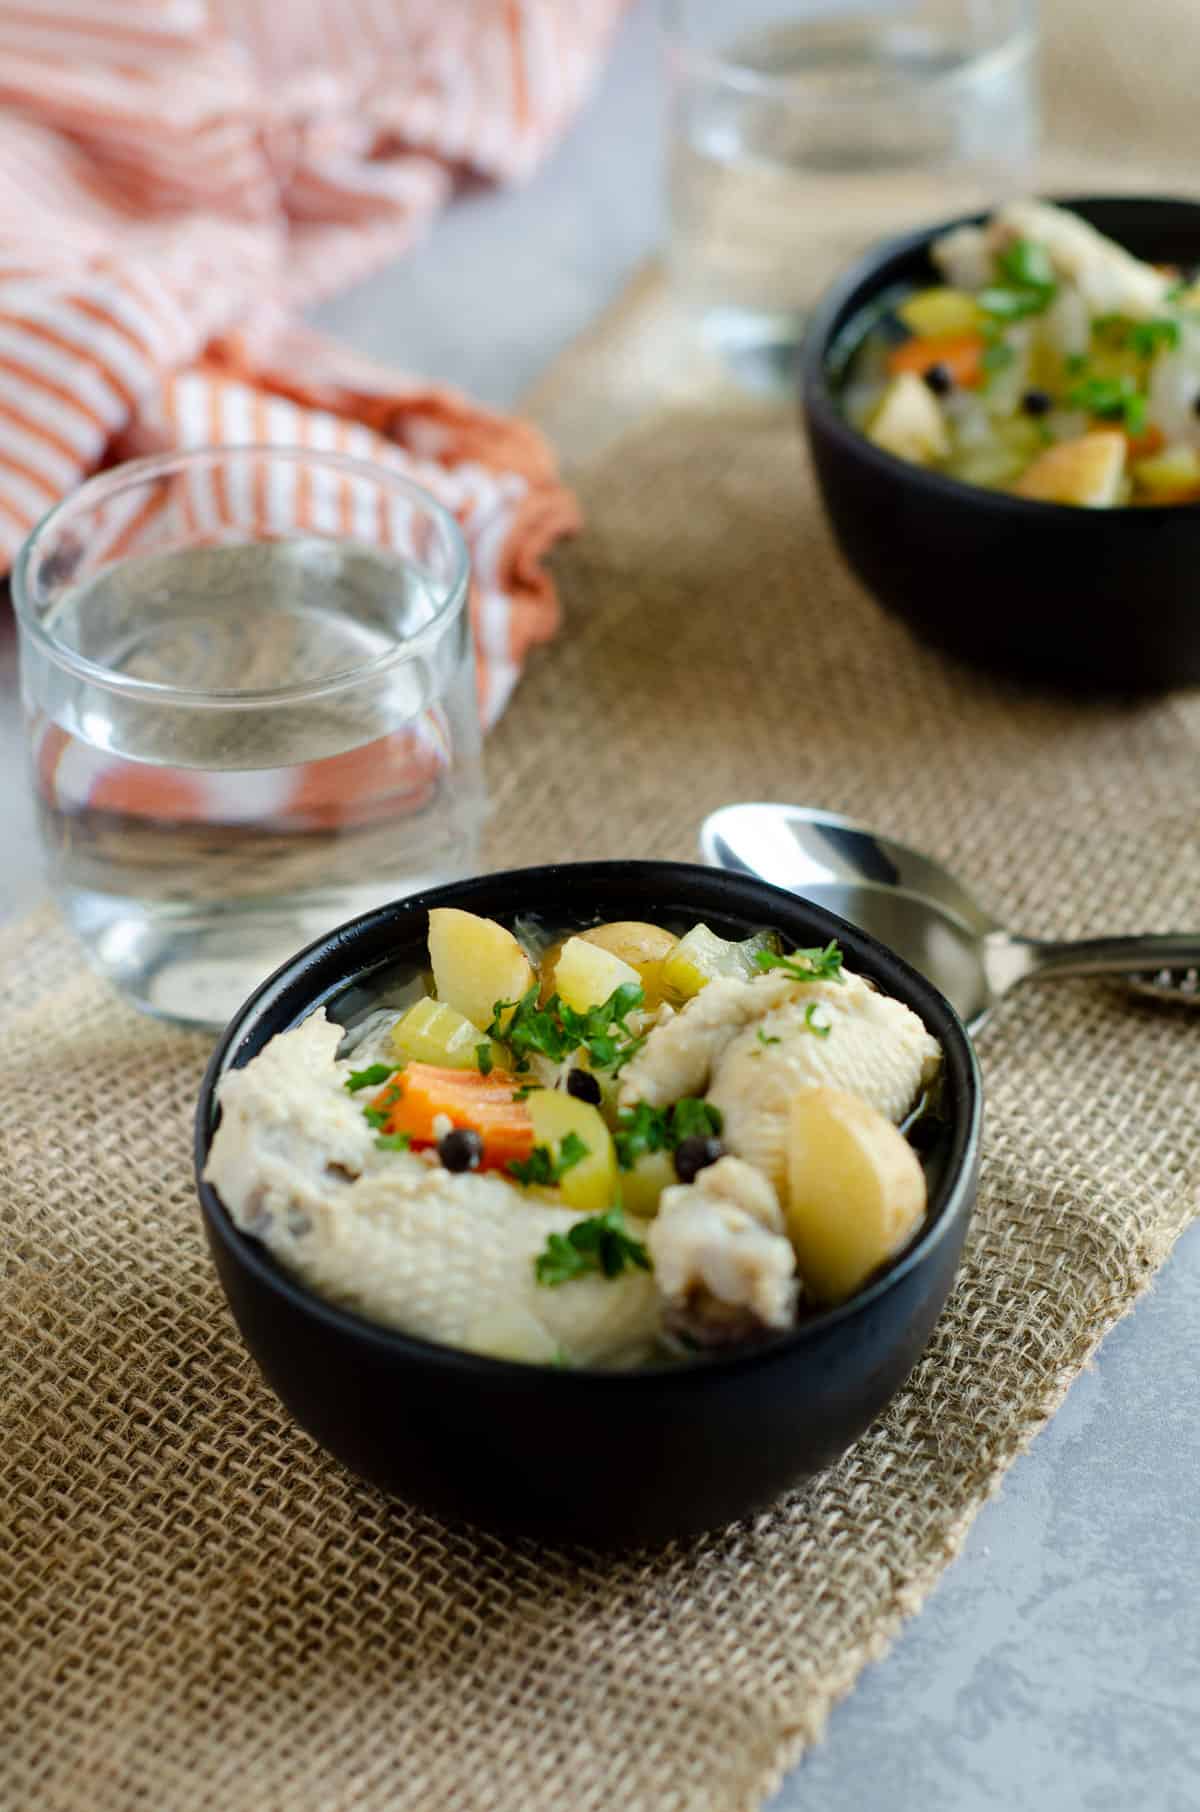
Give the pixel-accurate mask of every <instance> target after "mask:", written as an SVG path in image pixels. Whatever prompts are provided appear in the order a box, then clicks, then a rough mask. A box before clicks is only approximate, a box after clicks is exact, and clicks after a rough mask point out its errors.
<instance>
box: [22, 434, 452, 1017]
mask: <svg viewBox="0 0 1200 1812" xmlns="http://www.w3.org/2000/svg"><path fill="white" fill-rule="evenodd" d="M467 590H468V558H467V551H466V547H465V545H464V543H463V539H462V535H461V534H460V532H459V529H458V525H457V524H456V522H455V521H454V518H453V517H452V516H451V515H450V514H449V513H448V512H447V511H446V510H445V509H443V508H442V506H441V505H440V504H439V503H437V502H436V501H435V499H434V498H433V497H431V496H430V495H428V494H427V493H426V492H425V491H423V490H421V489H420V488H419V487H417V486H416V485H413V484H410V483H408V482H407V481H406V480H405V479H404V478H402V477H400V476H399V475H398V474H395V473H392V472H389V471H386V470H385V469H383V468H382V467H375V466H372V465H368V464H364V463H362V462H360V461H356V460H350V459H345V458H342V457H340V456H338V455H335V454H321V453H311V452H307V451H303V450H299V449H295V450H292V449H278V448H265V447H264V448H257V447H216V448H211V449H207V450H203V451H200V452H193V453H185V454H169V455H164V456H162V457H160V458H153V459H145V460H139V461H137V462H136V463H134V464H131V465H127V466H122V467H118V468H116V469H115V470H113V471H111V472H107V473H105V474H104V475H103V476H102V477H99V478H95V479H93V480H91V482H90V483H88V484H86V485H84V486H83V487H82V488H81V489H80V490H78V491H76V492H75V493H74V494H73V495H72V496H71V497H70V498H69V499H68V500H67V501H66V502H65V503H63V504H61V505H60V506H59V507H58V509H56V510H54V511H53V512H52V513H51V514H50V515H49V516H48V517H47V518H46V519H45V520H44V521H43V522H42V523H41V525H40V526H39V527H38V528H37V529H35V530H34V532H33V534H32V535H31V537H30V539H29V541H28V542H27V543H26V545H25V548H24V549H23V551H22V553H21V556H20V558H19V560H18V562H17V566H16V568H15V570H14V574H13V597H14V602H15V605H16V609H17V617H18V622H19V625H20V634H21V663H22V685H23V695H24V705H25V712H26V719H27V725H28V734H29V742H30V752H31V763H32V773H33V783H34V788H35V791H36V797H37V808H38V814H39V819H40V824H41V829H42V836H43V840H44V843H45V847H46V851H47V854H48V858H49V867H50V879H51V884H52V886H53V889H54V891H55V893H56V895H57V897H58V900H59V903H60V905H61V907H62V909H63V910H64V912H65V913H66V916H67V918H68V920H69V921H70V923H71V925H72V927H73V928H74V930H75V931H76V933H77V934H78V936H79V938H80V940H81V942H82V944H83V946H84V949H85V951H86V952H87V954H88V956H89V957H90V959H91V961H92V962H93V964H94V965H95V966H96V967H97V968H99V969H100V970H101V971H102V972H103V973H104V974H105V975H106V976H108V977H109V978H110V979H111V980H112V981H113V982H114V983H115V984H116V985H117V987H118V988H120V989H121V990H122V991H123V992H124V993H125V994H126V995H127V996H128V997H129V998H130V999H131V1000H132V1001H133V1002H134V1003H135V1004H136V1005H138V1006H140V1007H142V1008H144V1009H146V1010H148V1011H150V1012H153V1013H157V1014H161V1015H163V1016H165V1017H168V1018H171V1019H175V1020H178V1021H181V1022H183V1023H188V1024H196V1025H202V1026H210V1027H211V1026H219V1025H221V1024H223V1023H224V1021H225V1020H226V1019H227V1018H228V1017H229V1016H230V1014H231V1013H232V1012H233V1011H234V1010H235V1009H236V1007H237V1006H238V1005H239V1004H240V1002H241V1001H242V1000H243V999H244V997H245V996H246V994H247V993H248V992H249V991H250V990H251V989H252V988H253V987H254V986H256V985H257V983H258V982H260V981H261V980H263V978H264V977H265V976H266V975H268V974H269V973H270V972H271V970H272V969H273V968H275V967H277V966H278V964H279V963H281V962H282V961H284V960H285V959H286V958H287V957H288V956H290V955H292V954H294V952H295V951H296V950H297V949H298V948H299V947H300V946H302V945H303V944H305V943H306V942H308V941H310V940H311V939H312V938H315V937H317V936H319V935H320V934H321V933H322V932H325V931H327V930H329V929H330V928H331V927H332V926H333V925H335V924H337V923H339V922H340V921H341V920H343V919H346V918H350V917H352V916H353V915H354V914H356V913H359V912H363V911H366V910H367V909H368V908H370V907H372V906H376V905H380V904H382V903H383V902H385V901H387V900H390V899H395V898H397V897H399V896H401V895H403V894H406V893H411V892H413V891H414V890H416V889H418V888H421V887H424V886H426V885H428V884H430V883H432V882H434V881H438V880H444V879H446V878H448V877H452V876H455V875H460V874H463V873H466V872H469V871H470V869H471V868H472V867H473V865H474V863H475V860H476V853H477V843H478V833H479V827H480V819H481V815H482V809H483V789H482V781H481V776H480V746H479V745H480V734H479V718H478V711H477V704H476V689H475V661H474V653H473V644H472V638H471V628H470V622H469V618H468V611H467Z"/></svg>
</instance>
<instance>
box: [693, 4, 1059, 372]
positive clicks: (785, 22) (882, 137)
mask: <svg viewBox="0 0 1200 1812" xmlns="http://www.w3.org/2000/svg"><path fill="white" fill-rule="evenodd" d="M1035 9H1036V0H736V3H735V4H730V0H663V25H664V35H665V45H666V56H667V68H668V80H669V88H670V94H669V163H668V169H669V235H670V237H669V248H668V255H669V262H670V268H671V273H672V277H673V280H674V284H675V286H676V290H677V293H678V295H679V297H680V299H681V300H682V302H683V303H684V305H685V307H686V308H687V310H688V312H689V313H690V314H691V315H692V316H693V317H694V319H695V321H696V323H697V325H698V326H699V327H700V329H701V331H702V332H703V334H704V336H705V337H706V338H707V339H708V340H709V341H711V342H712V343H713V344H714V345H715V346H716V348H717V350H718V351H719V352H720V353H721V354H722V355H723V357H724V358H725V360H726V361H727V363H728V364H729V365H730V366H731V367H732V368H733V370H734V371H735V373H736V374H737V375H739V376H740V377H742V378H743V379H744V380H745V381H746V382H748V383H750V384H752V385H763V386H768V387H769V386H774V385H777V384H779V383H782V382H786V381H787V379H788V378H789V377H790V375H791V372H792V369H793V365H794V356H795V349H796V346H797V344H798V342H799V340H800V337H801V334H802V332H803V327H804V321H805V317H806V315H807V314H808V312H809V310H810V309H811V307H812V304H813V303H814V302H815V300H816V298H817V296H818V295H819V294H820V292H821V290H822V289H824V288H825V286H826V284H827V283H828V282H829V281H830V280H831V279H832V278H833V277H834V276H835V275H836V274H837V272H838V270H839V269H840V268H841V267H842V266H844V265H845V264H847V263H848V262H849V261H850V260H851V259H853V258H854V257H855V256H856V255H857V254H858V253H859V252H861V251H862V250H863V248H864V247H865V246H866V245H868V244H869V243H870V242H871V241H872V240H873V239H878V238H881V237H883V236H885V235H887V234H889V233H892V232H895V231H898V230H901V229H903V228H904V227H906V226H910V225H917V224H920V223H922V222H924V221H929V220H936V219H938V218H939V217H940V216H946V215H951V214H953V213H956V212H958V211H960V210H965V209H969V208H972V207H976V206H986V205H988V204H990V203H991V202H993V201H996V200H1000V199H1002V198H1003V197H1005V196H1006V195H1011V194H1013V193H1015V192H1016V191H1018V190H1020V189H1022V188H1026V187H1028V185H1029V183H1030V180H1031V173H1032V164H1033V157H1034V153H1035V149H1036V138H1037V105H1036V92H1035V68H1034V64H1035V49H1036V39H1037V34H1036V10H1035Z"/></svg>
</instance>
